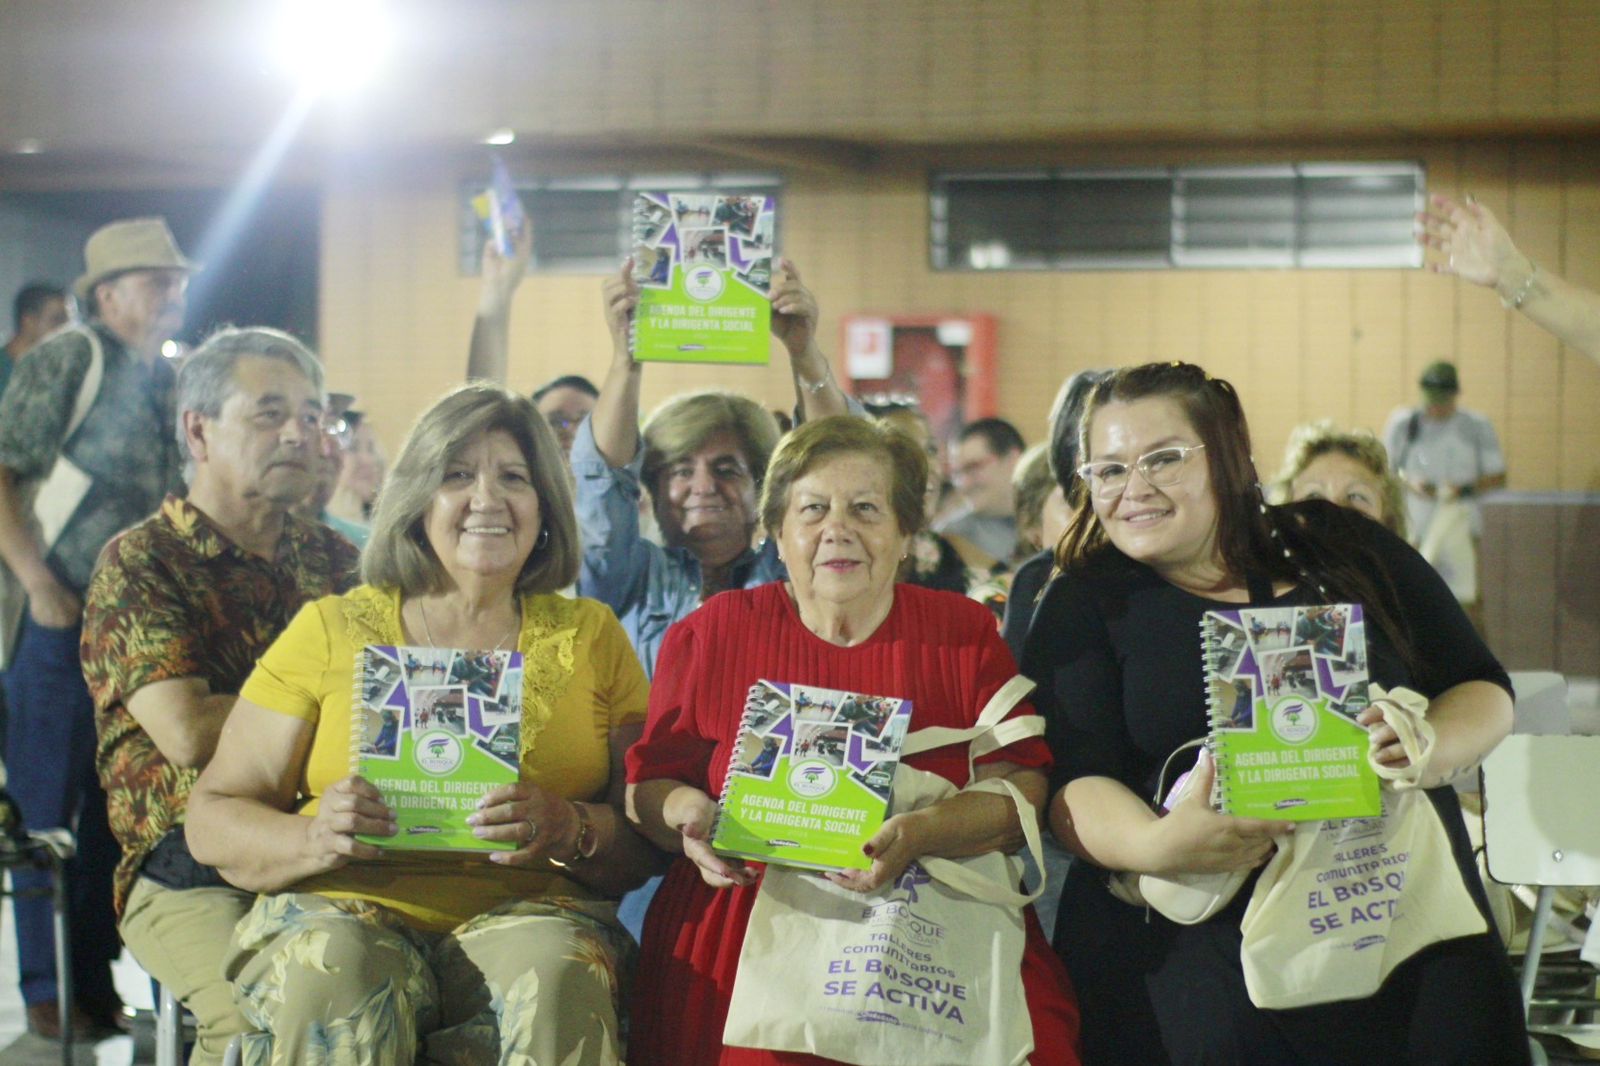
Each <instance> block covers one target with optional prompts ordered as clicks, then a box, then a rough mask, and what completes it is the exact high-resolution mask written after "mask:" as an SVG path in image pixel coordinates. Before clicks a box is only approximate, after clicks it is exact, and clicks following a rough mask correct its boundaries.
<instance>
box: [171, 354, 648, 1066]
mask: <svg viewBox="0 0 1600 1066" xmlns="http://www.w3.org/2000/svg"><path fill="white" fill-rule="evenodd" d="M562 458H563V457H562V453H561V449H560V446H559V445H558V444H557V443H556V440H555V438H554V436H553V435H552V432H551V429H550V427H549V425H548V424H547V423H546V422H545V420H544V419H543V418H541V417H540V416H539V414H538V412H537V411H536V410H535V409H534V407H533V405H532V403H531V402H530V401H528V400H527V399H525V398H523V397H520V396H517V395H515V394H513V393H511V392H508V391H506V390H505V389H503V388H501V387H499V386H494V385H486V384H482V383H479V384H473V385H467V386H464V387H462V388H460V389H457V390H456V391H454V392H451V393H450V394H448V395H447V396H445V397H444V399H442V400H440V401H439V402H438V403H437V404H435V405H434V406H433V408H432V409H431V410H429V411H428V412H427V413H425V414H424V415H422V417H421V418H420V419H419V420H418V422H417V424H416V426H415V427H414V428H413V429H412V431H411V434H410V436H409V438H408V439H407V441H406V443H405V445H404V446H403V447H402V449H401V453H400V457H399V459H398V461H397V462H396V464H395V468H394V471H393V473H392V474H391V475H390V477H389V480H388V481H387V482H386V484H385V486H384V489H383V492H382V494H381V495H380V497H379V500H378V505H377V510H376V513H375V515H374V521H373V529H372V539H371V542H370V543H369V545H368V547H367V549H366V552H365V554H364V555H363V556H362V564H361V569H362V574H361V576H362V578H363V581H364V584H363V585H361V586H360V587H359V588H357V589H355V590H354V591H352V592H350V593H349V594H347V595H345V596H342V597H328V598H325V599H322V600H319V601H317V602H315V603H312V604H308V605H307V606H306V607H305V608H304V609H303V610H302V611H301V612H300V614H299V615H298V616H297V617H296V618H295V619H294V621H293V622H292V623H291V624H290V626H289V628H288V629H287V630H285V631H284V633H283V635H282V636H281V637H280V638H279V639H278V641H277V643H275V644H274V645H273V646H272V648H271V649H269V650H268V652H267V654H266V655H265V656H264V657H263V658H262V659H261V661H260V663H259V664H258V665H257V667H256V670H255V672H254V674H252V675H251V677H250V679H249V680H248V681H247V682H246V684H245V686H244V689H243V691H242V693H241V695H240V699H239V702H238V704H237V705H236V706H235V707H234V709H233V713H232V714H231V715H230V717H229V719H228V723H227V725H226V727H225V728H224V730H223V734H222V738H221V740H220V742H219V743H218V746H217V753H216V756H215V758H214V759H213V760H212V762H211V764H210V766H208V767H207V768H206V770H205V772H204V774H202V776H201V778H200V781H199V782H198V784H197V785H196V786H195V790H194V796H193V798H192V800H191V804H190V815H189V824H188V833H189V843H190V846H191V848H192V849H193V851H194V854H195V856H196V857H197V858H199V859H200V861H202V862H205V863H209V864H212V865H215V866H216V867H218V868H219V869H220V870H221V871H222V873H223V875H224V876H225V877H227V878H228V880H230V881H232V882H233V883H234V884H236V885H239V886H240V887H243V888H246V889H251V890H254V891H257V892H259V893H261V896H260V898H259V899H258V900H257V901H256V904H255V907H254V909H253V910H252V911H251V912H250V913H249V914H248V915H247V916H246V917H245V918H244V919H243V920H242V921H241V922H240V923H239V926H238V928H237V929H236V931H235V934H234V943H233V948H232V951H231V953H230V955H229V957H228V960H227V963H226V973H227V975H228V977H229V979H230V980H232V981H233V982H234V987H235V995H236V998H237V999H238V1000H239V1002H240V1004H241V1007H242V1009H243V1011H244V1013H245V1015H246V1016H247V1017H249V1018H250V1019H251V1020H252V1021H254V1022H255V1023H256V1024H257V1025H259V1026H260V1027H261V1028H262V1029H263V1030H265V1031H266V1032H267V1033H269V1034H270V1035H271V1038H272V1039H271V1042H272V1052H271V1061H272V1062H274V1063H286V1064H287V1063H305V1062H313V1061H316V1062H321V1061H327V1062H330V1063H334V1062H337V1063H343V1062H351V1063H354V1062H361V1063H405V1064H408V1066H409V1064H410V1063H412V1062H413V1061H419V1060H420V1061H439V1062H469V1061H470V1062H494V1061H499V1062H503V1063H509V1062H519V1063H520V1062H540V1063H546V1062H548V1063H571V1064H593V1063H611V1062H615V1061H617V1055H618V1048H617V1035H616V1033H617V1007H616V1004H617V999H618V982H617V974H618V970H619V964H620V961H621V958H622V955H623V952H624V948H625V945H626V943H627V938H626V934H624V933H623V931H622V930H621V928H620V927H619V926H618V925H617V924H616V918H615V904H614V903H612V902H610V901H609V899H608V897H614V896H616V895H618V894H620V893H621V892H622V891H624V890H625V889H627V888H630V887H632V886H633V885H634V884H636V883H638V882H640V881H642V880H643V879H644V877H645V875H646V874H648V873H649V872H650V867H651V865H652V852H651V851H650V849H649V846H648V845H647V844H646V843H645V842H644V840H643V839H642V838H640V837H639V836H638V835H636V834H635V833H634V831H633V830H632V829H631V828H630V827H629V825H628V823H627V821H626V820H625V819H624V818H623V816H622V814H621V813H620V812H621V808H620V802H621V799H622V794H623V770H622V752H623V751H624V750H625V749H626V748H627V747H628V745H629V744H630V743H631V742H632V741H633V740H634V739H636V738H637V737H638V736H639V734H640V728H641V725H642V722H643V716H644V709H645V699H646V683H645V679H644V675H643V672H642V670H641V669H640V667H639V663H638V660H637V659H636V658H635V656H634V655H633V652H632V649H631V648H630V647H629V644H628V640H627V637H626V636H625V635H624V633H623V631H622V628H621V626H620V625H618V623H617V620H616V618H615V617H614V616H613V615H612V613H611V611H610V610H609V609H608V608H606V607H604V606H602V605H600V604H598V603H595V602H593V601H589V600H570V599H566V598H563V597H561V596H558V595H555V594H554V590H555V589H558V588H561V587H563V586H565V585H567V584H569V583H570V582H571V581H572V579H573V577H574V575H575V574H576V573H577V569H578V550H579V549H578V535H577V529H576V522H575V520H574V517H573V509H572V497H571V493H570V489H569V487H568V482H567V478H566V472H565V469H564V466H563V461H562ZM368 644H379V645H429V646H434V647H443V648H475V649H510V648H513V647H514V648H517V649H520V650H521V652H522V653H523V656H524V663H525V678H524V685H523V699H522V734H521V735H522V741H521V759H520V769H521V772H520V776H519V780H518V782H517V783H516V784H513V785H507V786H503V787H500V788H496V789H493V790H492V791H489V792H487V793H486V794H485V795H484V796H483V797H482V798H481V800H479V802H478V805H477V808H476V811H475V812H474V813H473V814H471V815H470V816H468V817H467V818H466V821H467V822H468V823H469V824H471V825H472V826H473V827H474V833H475V834H476V835H477V836H478V837H480V838H483V839H485V840H493V841H499V842H503V843H507V844H510V845H512V847H511V848H510V849H508V850H500V851H493V852H489V853H487V854H486V855H479V854H471V855H459V854H455V855H439V854H437V853H435V854H427V853H420V852H395V851H388V850H381V849H379V848H377V847H374V846H372V845H371V844H369V843H366V842H363V841H362V840H360V839H358V836H357V835H358V834H361V835H367V836H380V837H381V836H391V835H393V834H394V833H395V827H396V823H395V815H394V811H393V810H392V809H391V808H390V807H389V806H387V805H386V804H385V801H384V797H383V795H382V794H381V793H380V791H379V790H378V789H377V788H376V787H374V786H373V785H372V784H371V783H370V782H368V781H366V780H364V779H363V778H361V777H359V776H355V775H353V774H352V773H351V762H350V752H351V751H352V744H351V732H352V714H351V700H352V692H353V689H354V681H355V677H354V671H355V662H356V656H357V654H358V652H359V651H360V649H361V648H362V647H363V646H365V645H368Z"/></svg>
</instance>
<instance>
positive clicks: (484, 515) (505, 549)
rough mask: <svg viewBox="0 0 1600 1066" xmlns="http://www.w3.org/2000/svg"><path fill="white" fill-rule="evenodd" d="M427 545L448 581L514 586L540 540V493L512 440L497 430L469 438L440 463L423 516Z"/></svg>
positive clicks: (505, 433)
mask: <svg viewBox="0 0 1600 1066" xmlns="http://www.w3.org/2000/svg"><path fill="white" fill-rule="evenodd" d="M422 526H423V530H424V531H425V533H426V535H427V538H428V543H429V545H431V546H432V548H433V552H434V554H435V555H436V556H438V557H439V562H440V563H441V564H442V565H443V566H444V569H445V571H446V572H447V573H448V574H449V575H450V577H451V578H452V579H453V580H455V581H456V582H457V583H459V582H460V581H461V580H462V579H463V578H464V577H467V576H468V575H471V576H474V577H476V578H484V577H503V578H504V579H505V580H506V581H507V582H515V581H516V579H517V577H518V575H519V574H521V572H522V565H523V563H525V562H526V561H527V559H528V555H529V554H530V553H531V552H532V551H533V546H534V544H535V543H536V542H537V540H538V537H539V527H540V515H539V494H538V492H536V491H535V490H534V487H533V479H532V471H531V469H530V468H529V466H528V460H527V458H526V457H525V456H524V455H523V454H522V449H521V448H520V447H518V445H517V441H516V438H515V437H513V436H512V435H511V434H509V433H507V432H506V431H504V430H501V429H492V430H489V431H488V432H487V433H483V434H480V435H478V436H476V437H473V438H471V439H470V440H468V441H467V442H466V443H465V444H463V445H462V446H461V448H460V449H459V450H458V451H457V452H456V453H455V454H454V455H452V456H451V457H450V459H449V460H448V461H447V462H446V463H445V468H444V480H443V482H442V483H441V484H440V485H439V488H438V489H437V490H436V491H435V492H434V494H433V499H432V500H431V501H430V502H429V504H428V509H427V511H425V512H424V513H423V516H422Z"/></svg>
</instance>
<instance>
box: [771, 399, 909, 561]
mask: <svg viewBox="0 0 1600 1066" xmlns="http://www.w3.org/2000/svg"><path fill="white" fill-rule="evenodd" d="M838 455H865V456H869V457H871V458H873V459H875V460H877V461H878V462H881V463H882V464H883V465H884V467H885V469H887V470H888V471H889V510H890V511H892V512H893V513H894V517H895V522H896V523H897V524H898V525H899V526H900V532H901V533H903V534H905V535H907V536H910V535H911V534H912V533H915V532H916V531H917V530H919V529H921V528H922V523H923V513H922V494H923V490H924V489H926V487H927V484H928V457H927V455H925V454H924V453H923V451H922V445H920V444H918V443H917V442H916V441H914V440H912V439H911V436H910V435H909V434H907V433H906V432H905V431H904V430H902V429H898V428H896V427H895V426H892V425H890V424H888V423H885V422H878V421H874V420H871V419H866V418H856V417H855V416H853V415H834V416H833V417H831V418H819V419H818V420H817V421H815V422H807V423H805V424H804V425H802V426H798V427H796V428H795V429H794V430H793V431H792V432H790V433H789V434H787V435H786V436H785V437H784V438H783V440H781V441H779V442H778V449H777V451H775V452H774V453H773V454H772V463H771V465H770V466H768V467H767V480H766V484H765V485H764V486H762V489H761V508H760V510H761V524H762V525H763V526H765V527H766V530H767V535H768V536H770V537H776V536H777V535H778V531H779V530H780V529H782V528H783V516H784V514H785V513H786V512H787V511H788V509H789V490H790V489H792V488H793V487H794V483H795V482H796V481H798V480H799V479H800V478H802V477H804V476H805V475H806V474H807V473H808V472H809V471H811V470H812V469H814V468H815V467H816V466H818V465H819V464H820V463H822V462H823V461H824V460H826V459H831V458H833V457H835V456H838Z"/></svg>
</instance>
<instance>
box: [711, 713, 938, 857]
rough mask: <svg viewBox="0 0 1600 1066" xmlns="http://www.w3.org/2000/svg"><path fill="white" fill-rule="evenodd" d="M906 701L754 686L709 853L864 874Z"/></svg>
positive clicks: (900, 739) (907, 722)
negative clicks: (868, 844) (865, 847)
mask: <svg viewBox="0 0 1600 1066" xmlns="http://www.w3.org/2000/svg"><path fill="white" fill-rule="evenodd" d="M910 726H911V702H910V701H909V700H903V699H896V698H894V697H892V696H866V695H862V694H859V693H855V692H843V691H840V690H838V689H828V688H818V687H816V686H813V685H793V684H784V683H781V682H776V681H760V682H757V683H756V684H755V685H753V686H752V687H751V689H750V694H749V697H748V698H747V700H746V701H745V707H744V714H743V717H742V719H741V722H740V727H739V736H738V738H737V739H736V740H735V742H734V748H733V754H732V757H731V758H730V759H729V763H728V775H727V777H726V778H725V779H724V781H723V785H722V797H721V799H720V800H719V801H718V804H717V820H716V825H715V827H714V828H713V830H712V835H711V846H712V847H713V848H714V849H716V850H717V851H718V852H721V853H722V854H724V855H733V856H737V857H739V858H743V859H755V860H757V861H759V862H771V863H779V864H781V865H784V866H801V867H807V868H810V869H817V870H864V869H866V868H867V867H868V866H870V865H871V864H872V862H871V860H870V859H868V858H867V856H866V855H865V854H864V853H863V852H862V850H861V845H862V844H865V843H866V842H867V841H868V840H869V839H871V838H872V835H873V834H874V833H876V832H877V831H878V829H879V828H880V827H881V826H882V825H883V820H884V818H885V817H886V815H887V813H888V809H889V797H890V793H891V792H892V790H893V787H894V772H895V767H896V766H898V765H899V763H900V748H901V746H902V745H904V743H905V738H906V730H907V729H909V728H910Z"/></svg>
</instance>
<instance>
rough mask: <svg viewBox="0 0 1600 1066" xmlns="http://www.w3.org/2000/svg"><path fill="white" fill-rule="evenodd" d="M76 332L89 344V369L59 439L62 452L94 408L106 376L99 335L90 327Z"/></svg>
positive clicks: (78, 328)
mask: <svg viewBox="0 0 1600 1066" xmlns="http://www.w3.org/2000/svg"><path fill="white" fill-rule="evenodd" d="M77 332H78V333H80V334H82V335H83V337H84V339H85V340H87V341H88V342H89V367H88V369H87V370H86V371H85V372H84V375H83V384H82V385H79V386H78V397H77V399H76V400H74V401H73V403H72V417H71V418H70V419H68V420H67V431H66V433H64V434H62V437H61V447H62V449H63V450H64V449H65V448H66V446H67V441H69V440H71V439H72V435H73V434H74V433H76V432H78V427H79V426H81V425H83V420H84V419H85V418H87V417H89V408H91V407H93V406H94V401H95V399H96V398H97V397H98V396H99V395H100V386H101V384H102V383H104V381H105V376H106V353H105V349H104V348H102V347H101V346H100V335H99V334H98V333H96V332H95V331H94V328H93V327H92V326H79V327H77Z"/></svg>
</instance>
